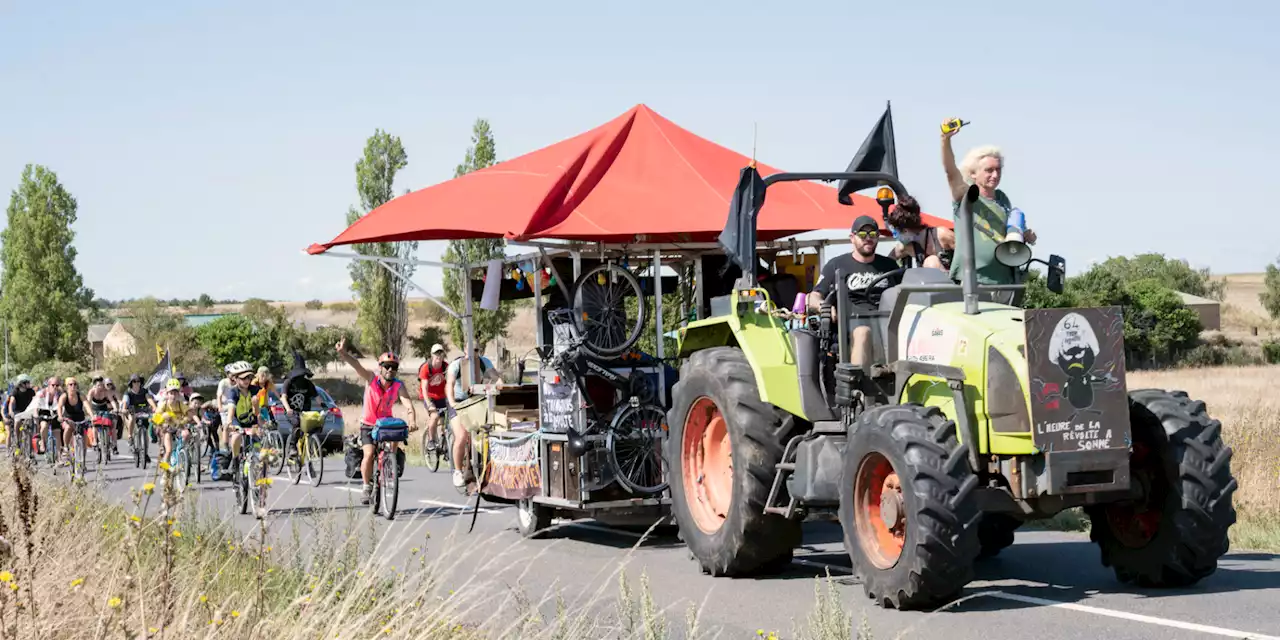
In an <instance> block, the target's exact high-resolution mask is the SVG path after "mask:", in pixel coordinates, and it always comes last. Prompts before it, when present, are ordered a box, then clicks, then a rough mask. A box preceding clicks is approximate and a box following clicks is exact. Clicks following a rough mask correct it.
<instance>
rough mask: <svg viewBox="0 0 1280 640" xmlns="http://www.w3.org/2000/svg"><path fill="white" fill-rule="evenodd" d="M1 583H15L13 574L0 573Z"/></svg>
mask: <svg viewBox="0 0 1280 640" xmlns="http://www.w3.org/2000/svg"><path fill="white" fill-rule="evenodd" d="M0 582H13V574H12V573H9V572H8V571H0Z"/></svg>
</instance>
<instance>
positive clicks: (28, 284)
mask: <svg viewBox="0 0 1280 640" xmlns="http://www.w3.org/2000/svg"><path fill="white" fill-rule="evenodd" d="M77 208H78V205H77V203H76V199H75V197H73V196H72V195H71V193H70V192H68V191H67V190H66V188H64V187H63V186H62V184H61V183H59V182H58V176H57V174H56V173H54V172H53V171H51V170H49V169H47V168H45V167H43V166H40V165H30V164H28V165H27V166H26V167H25V168H24V169H23V170H22V181H21V182H20V183H19V184H18V187H17V188H16V189H14V190H13V193H12V195H11V196H10V197H9V207H8V209H7V210H6V212H7V214H8V226H7V227H6V228H5V230H4V231H3V232H0V262H3V263H4V267H3V272H0V291H3V295H2V296H0V318H3V319H4V321H5V323H6V325H7V326H8V328H9V341H10V350H11V352H10V355H11V357H12V359H13V361H14V362H15V363H16V364H17V366H18V368H27V367H29V366H31V365H33V364H35V363H37V362H44V361H48V360H57V361H63V362H83V361H86V358H87V357H88V353H89V345H88V341H87V340H86V336H87V335H88V334H87V332H88V327H89V325H88V322H87V320H86V319H85V317H84V316H83V315H82V314H81V313H80V309H82V308H90V307H91V303H92V301H93V298H94V295H93V291H92V290H90V289H87V288H85V286H84V281H83V279H82V278H81V276H80V273H79V272H78V271H76V265H75V260H76V249H75V247H74V246H73V245H72V242H73V241H74V240H75V232H74V231H72V230H71V225H73V224H75V221H76V211H77Z"/></svg>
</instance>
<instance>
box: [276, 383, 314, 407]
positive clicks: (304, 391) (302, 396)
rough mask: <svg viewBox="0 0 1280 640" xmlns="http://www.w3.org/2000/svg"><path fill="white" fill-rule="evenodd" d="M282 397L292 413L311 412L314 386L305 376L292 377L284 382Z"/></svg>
mask: <svg viewBox="0 0 1280 640" xmlns="http://www.w3.org/2000/svg"><path fill="white" fill-rule="evenodd" d="M284 397H285V401H286V402H288V403H289V406H290V407H293V410H294V411H311V400H312V399H313V398H315V397H316V385H315V383H314V382H312V381H311V380H310V379H309V378H307V377H306V376H294V377H292V378H289V379H288V380H285V382H284Z"/></svg>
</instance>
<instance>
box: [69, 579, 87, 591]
mask: <svg viewBox="0 0 1280 640" xmlns="http://www.w3.org/2000/svg"><path fill="white" fill-rule="evenodd" d="M82 584H84V578H76V579H75V580H72V581H71V588H72V589H74V588H76V587H78V586H80V585H82Z"/></svg>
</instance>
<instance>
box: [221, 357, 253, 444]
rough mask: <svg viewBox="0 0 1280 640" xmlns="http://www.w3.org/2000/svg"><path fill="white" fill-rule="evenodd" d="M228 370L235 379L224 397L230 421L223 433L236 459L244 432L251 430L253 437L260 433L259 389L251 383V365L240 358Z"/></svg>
mask: <svg viewBox="0 0 1280 640" xmlns="http://www.w3.org/2000/svg"><path fill="white" fill-rule="evenodd" d="M230 370H231V371H230V372H231V375H232V376H234V379H235V386H234V387H232V388H231V390H230V391H228V392H227V394H226V396H225V398H224V399H225V400H226V405H224V406H225V407H227V409H228V412H229V413H230V415H231V422H230V423H229V424H226V425H225V426H224V428H223V434H224V435H225V436H226V437H227V440H228V441H229V444H230V445H231V458H232V460H238V459H239V458H240V443H241V442H242V441H243V440H244V435H245V434H246V432H252V433H250V434H249V435H252V436H253V437H255V438H256V437H261V435H262V433H261V432H260V431H259V430H258V409H259V407H258V392H259V391H261V389H260V388H259V387H258V386H257V385H255V384H253V377H254V375H253V373H254V372H253V365H251V364H249V363H248V362H245V361H243V360H241V361H239V362H236V363H233V364H232V365H231V367H230Z"/></svg>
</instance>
